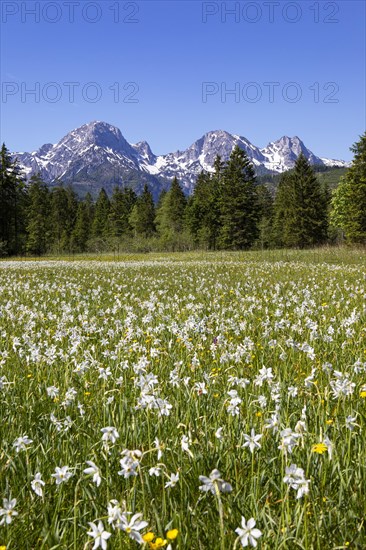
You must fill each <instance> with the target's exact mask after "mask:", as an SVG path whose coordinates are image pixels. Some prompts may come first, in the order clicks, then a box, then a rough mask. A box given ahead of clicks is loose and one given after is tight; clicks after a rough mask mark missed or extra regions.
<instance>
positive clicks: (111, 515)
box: [107, 499, 122, 527]
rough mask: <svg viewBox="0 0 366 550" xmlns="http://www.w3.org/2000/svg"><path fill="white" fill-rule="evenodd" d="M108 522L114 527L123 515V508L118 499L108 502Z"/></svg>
mask: <svg viewBox="0 0 366 550" xmlns="http://www.w3.org/2000/svg"><path fill="white" fill-rule="evenodd" d="M107 512H108V523H109V524H110V525H112V526H113V527H114V524H115V523H116V522H117V521H119V520H120V518H121V515H122V508H121V506H120V504H119V502H118V500H116V499H112V500H110V501H109V503H108V507H107Z"/></svg>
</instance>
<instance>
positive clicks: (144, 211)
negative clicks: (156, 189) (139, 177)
mask: <svg viewBox="0 0 366 550" xmlns="http://www.w3.org/2000/svg"><path fill="white" fill-rule="evenodd" d="M129 222H130V224H131V226H132V228H133V230H134V232H135V235H140V236H143V237H145V238H148V237H151V236H152V235H153V234H154V233H155V205H154V200H153V197H152V194H151V192H150V190H149V188H148V186H147V185H146V184H145V186H144V190H143V192H142V194H141V195H140V196H139V197H138V199H137V201H136V203H135V205H134V207H133V209H132V212H131V214H130V217H129Z"/></svg>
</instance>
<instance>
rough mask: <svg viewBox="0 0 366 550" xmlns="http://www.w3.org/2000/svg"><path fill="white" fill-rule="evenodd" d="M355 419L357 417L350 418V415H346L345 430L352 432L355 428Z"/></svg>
mask: <svg viewBox="0 0 366 550" xmlns="http://www.w3.org/2000/svg"><path fill="white" fill-rule="evenodd" d="M356 418H357V416H351V415H348V416H347V418H346V428H348V429H349V430H350V431H351V432H352V431H353V429H354V428H355V426H357V424H356V422H355V420H356Z"/></svg>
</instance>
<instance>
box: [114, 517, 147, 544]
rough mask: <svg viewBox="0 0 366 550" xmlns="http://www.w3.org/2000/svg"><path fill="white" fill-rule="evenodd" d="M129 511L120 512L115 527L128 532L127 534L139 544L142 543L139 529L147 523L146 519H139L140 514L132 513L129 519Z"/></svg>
mask: <svg viewBox="0 0 366 550" xmlns="http://www.w3.org/2000/svg"><path fill="white" fill-rule="evenodd" d="M130 514H131V512H124V513H122V514H121V517H120V521H119V523H118V524H117V528H118V529H121V530H122V531H124V532H125V533H127V534H128V536H129V537H130V538H131V539H133V540H135V541H136V542H138V543H139V544H143V542H144V541H143V538H142V536H141V533H139V531H141V529H144V528H145V527H146V526H147V525H148V523H147V521H144V520H141V519H140V518H142V514H134V515H133V516H132V518H131V519H129V517H128V516H129V515H130Z"/></svg>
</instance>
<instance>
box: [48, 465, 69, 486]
mask: <svg viewBox="0 0 366 550" xmlns="http://www.w3.org/2000/svg"><path fill="white" fill-rule="evenodd" d="M51 477H54V478H55V480H56V485H60V484H61V483H66V482H67V481H68V480H69V479H70V477H72V473H71V472H69V467H68V466H62V468H58V467H57V468H55V473H54V474H51Z"/></svg>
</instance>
